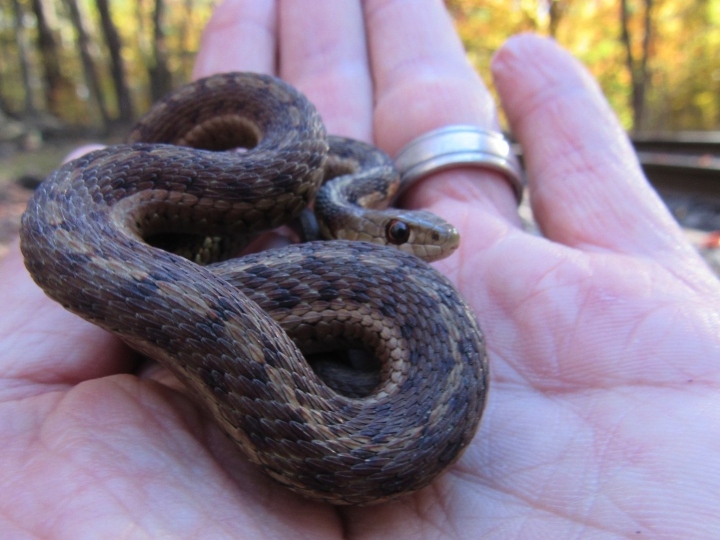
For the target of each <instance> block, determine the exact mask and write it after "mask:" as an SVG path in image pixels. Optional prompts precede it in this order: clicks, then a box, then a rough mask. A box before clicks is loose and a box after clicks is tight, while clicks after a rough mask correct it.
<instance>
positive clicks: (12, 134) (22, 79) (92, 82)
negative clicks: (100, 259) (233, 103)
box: [0, 0, 720, 153]
mask: <svg viewBox="0 0 720 540" xmlns="http://www.w3.org/2000/svg"><path fill="white" fill-rule="evenodd" d="M215 3H216V1H215V0H0V143H2V142H7V141H12V140H16V141H20V142H21V143H22V144H23V145H26V146H33V145H35V144H40V141H41V140H42V139H46V138H52V137H53V136H58V135H59V136H69V135H70V134H71V133H73V132H74V133H81V132H83V130H86V129H87V128H93V129H94V130H95V131H94V135H95V136H97V135H98V134H100V135H102V134H107V133H111V132H113V131H115V130H114V129H113V128H115V127H118V126H120V127H122V128H123V129H124V128H125V127H126V126H127V124H129V123H130V122H132V121H133V120H134V119H136V118H137V117H138V116H139V115H140V114H141V113H142V112H143V111H145V110H146V109H147V107H148V106H149V104H150V103H151V102H153V101H154V100H156V99H157V98H158V97H160V96H162V95H164V94H165V93H167V92H168V91H169V90H170V89H171V88H172V87H174V86H177V85H179V84H182V83H184V82H187V81H188V80H189V79H190V74H191V70H192V63H193V58H194V56H195V53H196V52H197V49H198V46H199V42H200V35H201V32H202V29H203V27H204V24H205V22H206V21H207V20H208V18H209V16H210V14H211V12H212V8H213V5H214V4H215ZM446 4H447V6H448V8H449V9H450V11H451V13H452V15H453V17H454V19H455V21H456V23H457V27H458V29H459V31H460V33H461V36H462V38H463V41H464V43H465V45H466V47H467V50H468V55H469V57H470V58H471V60H472V62H473V63H474V64H475V65H476V67H477V68H478V70H479V71H480V73H481V74H483V75H484V76H486V75H487V74H488V72H489V71H488V69H487V67H488V64H489V62H490V58H491V56H492V54H493V52H494V51H495V50H496V49H497V48H498V47H499V46H500V45H501V44H502V42H503V41H504V40H505V39H506V38H507V37H508V36H510V35H512V34H514V33H517V32H523V31H534V32H538V33H541V34H547V35H551V36H553V37H555V39H557V40H558V41H559V42H560V43H561V44H563V45H564V46H565V47H567V48H568V49H570V50H571V51H572V52H573V53H574V54H575V55H576V56H577V57H579V58H580V59H581V60H582V61H583V62H584V63H585V64H586V65H587V66H588V67H589V68H590V69H591V71H592V72H593V73H594V74H595V76H596V77H597V78H598V79H599V81H600V84H601V85H602V87H603V89H604V91H605V93H606V95H607V96H608V98H609V100H610V102H611V103H612V105H613V107H614V108H615V110H616V111H617V113H618V115H619V116H620V118H621V120H622V122H623V124H624V125H625V126H626V127H627V128H628V129H629V130H634V131H648V130H650V131H677V130H716V129H719V128H720V52H719V51H720V0H447V1H446ZM488 83H490V81H489V80H488ZM0 153H1V152H0Z"/></svg>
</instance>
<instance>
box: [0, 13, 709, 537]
mask: <svg viewBox="0 0 720 540" xmlns="http://www.w3.org/2000/svg"><path fill="white" fill-rule="evenodd" d="M363 21H364V23H363ZM291 22H294V23H295V24H290V23H291ZM228 35H233V36H235V37H234V38H233V39H235V40H239V41H238V43H237V46H236V47H234V48H233V47H228V46H227V43H228V41H227V39H228ZM237 36H241V37H237ZM430 37H431V38H432V39H430ZM243 40H244V41H243ZM276 42H277V43H276ZM275 58H279V60H278V61H277V62H276V60H275ZM276 64H277V65H276ZM232 69H245V70H255V71H264V72H274V73H276V74H278V75H280V76H282V77H283V78H285V79H286V80H288V81H289V82H291V83H292V84H295V85H296V86H298V87H299V88H300V89H301V90H303V91H304V92H305V93H306V94H307V95H308V96H309V97H310V99H311V100H312V101H314V102H315V103H316V104H317V106H318V107H319V109H320V111H321V113H322V114H323V117H324V118H325V120H326V123H327V125H328V127H329V130H330V131H331V132H333V133H338V134H342V135H347V136H353V137H356V138H360V139H365V140H374V142H375V143H376V144H378V145H379V146H380V147H381V148H383V149H384V150H386V151H388V152H389V153H390V154H394V153H396V152H397V150H398V149H399V148H400V147H401V146H402V145H403V144H405V143H406V142H408V141H409V140H411V139H412V138H414V137H416V136H418V135H419V134H421V133H423V132H425V131H428V130H429V129H433V128H435V127H439V126H442V125H446V124H450V123H459V122H462V123H468V122H470V123H477V124H478V125H480V126H483V127H493V126H494V122H495V117H494V114H495V113H494V106H493V104H492V101H491V100H490V98H489V94H488V93H487V91H486V90H485V89H484V87H483V86H482V84H481V83H480V81H479V79H478V78H477V76H476V75H475V74H474V73H473V72H472V70H471V69H470V68H469V67H468V65H467V63H466V61H465V59H464V56H463V54H462V49H461V47H460V44H459V42H458V40H457V37H456V36H455V34H454V32H453V30H452V27H451V25H450V23H449V19H448V18H447V16H446V14H445V13H444V9H443V7H442V3H441V2H438V1H435V0H420V1H418V0H414V1H413V2H412V3H411V2H408V1H404V2H403V1H400V0H394V1H393V0H366V1H365V2H364V3H363V4H362V5H361V4H360V2H336V1H335V0H321V1H318V2H313V3H312V4H310V3H302V2H298V1H297V0H283V1H279V2H272V1H269V0H268V1H262V0H255V1H250V0H234V1H228V2H225V3H224V4H222V5H221V6H220V7H219V8H218V12H217V13H216V16H215V18H214V19H213V21H211V23H210V24H209V26H208V29H207V30H206V34H205V40H204V43H203V49H202V51H201V54H200V56H199V59H198V64H197V69H196V75H197V76H202V75H208V74H210V73H211V72H213V71H217V70H232ZM493 75H494V79H495V84H496V86H497V89H498V92H499V94H500V96H501V99H502V101H503V105H504V108H505V110H506V113H507V116H508V119H509V122H510V124H511V126H512V128H513V131H514V133H515V134H516V136H517V137H518V138H519V140H520V142H521V143H522V145H523V148H524V153H525V154H524V155H525V163H526V168H527V175H528V178H529V196H530V200H531V203H532V206H533V210H534V212H535V215H536V218H537V221H538V223H539V225H540V227H541V229H542V232H543V235H544V236H543V237H538V236H533V235H530V234H527V233H525V232H523V231H522V230H521V229H520V227H519V218H518V216H517V212H516V210H515V204H514V200H513V197H512V192H511V190H510V189H509V187H508V185H507V183H506V182H505V181H504V180H503V179H502V177H500V176H497V175H495V174H493V173H489V172H485V171H481V170H457V171H452V172H447V173H443V174H437V175H434V176H433V177H430V178H428V179H426V180H425V181H423V182H422V183H420V184H418V185H417V186H416V187H414V188H413V189H412V190H411V192H410V193H408V195H407V196H406V197H405V199H404V201H403V203H404V205H406V206H408V207H423V208H428V209H429V210H432V211H434V212H436V213H438V214H439V215H442V216H444V217H446V218H448V219H449V220H451V221H452V222H453V223H454V224H456V225H457V226H458V228H459V229H460V231H461V233H462V235H463V239H462V242H461V247H460V249H459V251H458V252H457V253H456V254H455V255H454V256H453V257H452V258H450V259H448V260H446V261H442V262H441V263H438V265H437V266H438V268H439V269H440V270H441V271H442V272H444V273H445V274H446V275H448V276H449V277H450V279H451V280H453V282H454V283H455V284H456V285H457V287H458V288H459V290H460V291H461V292H462V294H463V295H464V296H465V298H466V299H467V300H468V301H469V302H470V304H471V305H472V306H473V307H474V309H475V312H476V314H477V316H478V319H479V321H480V325H481V327H482V328H483V329H484V331H485V333H486V336H487V339H488V343H489V351H490V361H491V375H492V380H491V389H490V395H489V400H488V406H487V408H486V411H485V415H484V417H483V421H482V424H481V427H480V430H479V432H478V434H477V436H476V438H475V440H474V441H473V443H472V445H471V446H470V447H469V448H468V450H467V451H466V452H465V454H464V455H463V457H462V458H461V459H460V461H459V462H458V463H457V464H456V465H454V466H453V467H452V468H451V469H450V470H449V471H448V473H447V474H445V475H444V476H443V477H441V478H440V479H439V480H437V481H436V482H435V483H433V484H432V485H431V486H430V487H429V488H427V489H425V490H423V491H421V492H419V493H417V494H415V495H411V496H408V497H406V498H403V499H400V500H398V501H395V502H390V503H387V504H383V505H379V506H372V507H366V508H336V507H332V506H327V505H323V504H318V503H313V502H310V501H306V500H304V499H302V498H299V497H297V496H295V495H293V494H290V493H289V492H287V491H285V490H284V489H283V488H280V487H279V486H277V485H276V484H274V483H273V482H272V481H270V480H267V479H266V478H265V477H263V476H262V475H261V474H259V473H258V472H257V471H256V470H255V469H253V468H252V467H251V466H250V465H248V464H247V462H246V461H244V460H243V458H242V457H240V456H239V455H238V453H237V452H236V451H235V449H234V448H233V447H232V445H231V443H230V442H229V441H228V440H227V439H226V438H225V437H224V436H223V435H222V434H221V432H220V431H219V429H218V428H217V427H216V426H215V425H214V424H213V423H212V422H211V421H210V420H209V418H208V416H207V415H206V414H205V413H204V411H202V410H201V409H200V408H199V407H197V406H196V405H195V404H194V403H193V402H192V400H191V399H189V398H188V397H187V396H186V394H185V391H184V390H183V388H182V387H180V385H179V384H178V383H177V381H175V380H174V379H173V378H172V377H171V376H170V375H169V374H168V373H167V372H166V371H164V370H163V369H161V368H160V367H158V366H156V365H153V364H147V363H145V362H142V361H141V360H140V359H139V358H138V357H137V355H135V354H134V353H133V352H132V351H130V350H129V349H127V348H126V347H125V346H124V345H122V344H121V343H120V342H118V341H117V340H116V339H115V338H113V337H111V336H110V335H109V334H107V333H105V332H103V331H102V330H99V329H97V328H95V327H93V326H91V325H89V324H87V323H85V322H83V321H82V320H80V319H78V318H77V317H75V316H73V315H71V314H69V313H67V312H65V311H64V310H63V309H62V308H61V307H60V306H58V305H56V304H54V303H52V302H51V301H50V300H48V299H47V298H46V297H45V296H44V295H43V293H42V292H41V291H40V290H39V289H38V288H37V287H36V286H35V285H34V283H33V282H32V281H31V280H30V278H29V276H28V275H27V273H26V271H25V269H24V267H23V265H22V260H21V257H20V255H19V251H18V249H17V246H15V248H13V250H12V251H11V253H10V254H9V255H8V256H7V257H6V258H5V259H4V260H3V261H2V262H0V275H1V276H2V279H0V306H2V312H0V362H2V369H0V373H1V374H2V376H3V380H2V385H1V386H0V396H1V397H2V400H1V405H0V434H1V435H0V436H1V437H2V439H1V441H2V443H1V445H2V449H3V451H2V452H1V453H0V471H2V473H1V475H0V479H1V480H2V483H1V485H2V488H3V489H2V493H3V496H2V497H1V498H0V520H1V521H0V531H1V532H2V534H1V535H0V536H2V537H3V538H15V537H17V538H26V537H43V538H45V537H52V538H84V537H87V538H113V537H131V538H143V537H148V538H157V537H161V536H167V537H172V538H176V537H177V538H180V537H188V538H258V537H261V538H275V537H278V538H286V537H292V538H298V537H312V538H334V537H338V538H339V537H352V538H454V537H457V538H501V539H507V538H523V539H528V538H530V539H532V538H578V537H579V538H629V537H632V538H638V537H641V538H712V537H714V536H717V535H718V534H720V513H718V512H717V508H718V506H719V505H720V465H718V463H720V462H719V461H718V460H717V455H718V452H720V428H718V426H719V425H720V422H719V421H718V420H720V418H718V417H719V416H720V392H718V378H719V377H718V371H720V369H719V368H718V364H719V363H720V362H718V360H720V337H719V336H720V313H719V312H718V309H717V307H716V306H718V305H720V303H719V301H720V285H719V284H718V281H717V279H716V278H715V277H714V276H713V275H712V274H711V272H710V271H709V270H708V269H707V268H706V266H705V265H704V263H703V262H702V261H701V259H700V258H699V257H698V256H697V255H696V254H695V252H694V251H693V250H692V248H691V247H690V246H689V245H688V244H687V243H686V241H685V240H684V238H683V236H682V233H681V231H680V230H679V229H678V228H677V226H676V225H675V224H674V223H673V222H672V220H671V218H670V217H669V215H668V214H667V212H666V211H665V209H664V207H663V206H662V204H661V202H660V201H659V199H658V198H657V196H656V195H655V194H654V193H653V191H652V190H651V189H650V188H649V187H648V185H647V182H646V181H645V179H644V178H643V177H642V174H641V172H640V169H639V167H638V165H637V162H636V160H635V158H634V155H633V153H632V150H631V148H630V146H629V144H628V142H627V140H626V138H625V136H624V135H623V134H622V130H621V129H620V127H619V125H618V124H617V121H616V120H615V118H614V117H613V115H612V114H611V112H610V111H609V108H608V106H607V104H606V103H605V101H604V100H603V98H602V96H601V94H600V92H599V90H598V89H597V87H596V85H595V83H594V82H593V81H592V80H591V78H590V77H589V76H588V75H587V74H586V73H585V72H584V71H583V70H582V68H581V67H580V66H579V65H578V64H577V63H576V62H575V61H574V60H572V59H571V58H570V57H569V56H568V55H567V54H566V53H564V52H563V51H561V50H560V49H559V48H558V47H557V46H555V45H554V44H553V43H552V42H549V41H545V40H542V39H539V38H536V37H532V36H521V37H517V38H514V39H512V40H510V41H509V42H508V43H507V44H506V45H505V46H504V47H503V48H502V49H501V50H500V51H499V52H498V53H497V55H496V58H495V61H494V64H493Z"/></svg>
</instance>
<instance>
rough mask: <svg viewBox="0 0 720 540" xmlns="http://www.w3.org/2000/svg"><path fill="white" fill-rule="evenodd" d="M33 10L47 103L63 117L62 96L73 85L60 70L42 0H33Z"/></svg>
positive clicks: (49, 108) (53, 39)
mask: <svg viewBox="0 0 720 540" xmlns="http://www.w3.org/2000/svg"><path fill="white" fill-rule="evenodd" d="M32 10H33V13H34V14H35V19H36V20H37V48H38V50H39V51H40V58H41V60H42V65H43V77H44V79H45V85H44V86H45V102H46V103H47V108H48V110H49V111H50V112H51V113H52V114H54V115H55V116H61V106H62V105H61V96H62V94H63V92H65V91H66V90H68V89H70V88H71V87H72V83H70V81H68V80H67V79H66V78H65V77H63V74H62V71H61V70H60V55H59V54H58V47H57V42H56V41H55V37H54V36H53V33H52V30H51V29H50V26H49V25H48V22H47V18H46V17H45V8H44V7H43V3H42V0H32Z"/></svg>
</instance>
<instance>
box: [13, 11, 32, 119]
mask: <svg viewBox="0 0 720 540" xmlns="http://www.w3.org/2000/svg"><path fill="white" fill-rule="evenodd" d="M12 7H13V11H14V12H15V36H16V37H17V51H18V63H19V66H20V78H21V80H22V85H23V90H24V92H25V105H24V109H25V110H24V113H25V114H27V115H28V116H31V115H34V114H35V113H36V112H37V106H36V105H35V96H34V93H33V88H32V82H31V69H30V56H29V54H30V53H29V46H28V38H27V33H26V32H25V24H24V23H23V16H24V14H23V11H22V7H21V6H20V2H19V1H18V0H12Z"/></svg>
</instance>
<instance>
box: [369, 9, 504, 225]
mask: <svg viewBox="0 0 720 540" xmlns="http://www.w3.org/2000/svg"><path fill="white" fill-rule="evenodd" d="M364 6H365V20H366V23H367V29H368V40H369V50H370V57H371V60H372V68H373V74H374V80H375V92H376V96H375V98H376V111H375V129H374V132H375V140H376V142H377V143H378V145H379V146H380V147H381V148H383V149H384V150H385V151H387V152H388V153H390V155H395V154H396V153H397V152H398V150H400V148H401V147H402V146H404V145H405V144H406V143H408V142H409V141H411V140H412V139H414V138H416V137H418V136H419V135H421V134H423V133H426V132H428V131H430V130H432V129H436V128H439V127H443V126H447V125H449V124H458V123H461V124H474V125H476V126H478V127H480V128H485V129H495V130H496V129H498V121H497V113H496V108H495V105H494V103H493V100H492V98H491V96H490V93H489V92H488V90H487V88H486V87H485V86H484V84H483V83H482V81H481V79H480V77H479V76H478V74H477V73H476V72H475V70H474V69H473V68H472V66H471V65H470V63H469V62H468V60H467V59H466V57H465V51H464V49H463V47H462V43H461V42H460V39H459V37H458V36H457V34H456V32H455V30H454V28H453V25H452V21H451V19H450V16H449V15H448V13H447V11H446V10H445V7H444V5H443V2H441V1H440V0H413V1H412V2H410V1H409V0H405V1H401V0H367V1H366V2H365V3H364ZM439 195H442V196H444V197H446V198H447V197H449V198H453V199H458V200H461V201H463V202H467V203H470V204H471V205H472V207H473V208H474V209H480V208H486V209H491V210H493V211H495V212H497V213H500V214H501V215H503V216H505V217H506V218H508V219H511V220H517V212H516V200H515V196H514V194H513V192H512V189H511V187H510V186H509V184H508V182H507V180H506V179H505V178H504V177H503V176H502V175H500V174H499V173H495V172H491V171H488V170H483V169H477V168H473V169H470V168H464V169H455V170H453V171H450V172H446V173H440V174H434V175H432V176H429V177H428V178H426V179H425V180H424V181H423V182H421V183H418V184H416V185H414V186H413V188H412V189H411V190H410V193H409V197H408V198H407V199H406V202H408V203H409V205H410V206H416V205H419V206H427V205H429V204H430V203H432V202H433V200H436V199H437V197H438V196H439ZM468 207H470V205H468ZM461 233H462V230H461Z"/></svg>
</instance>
